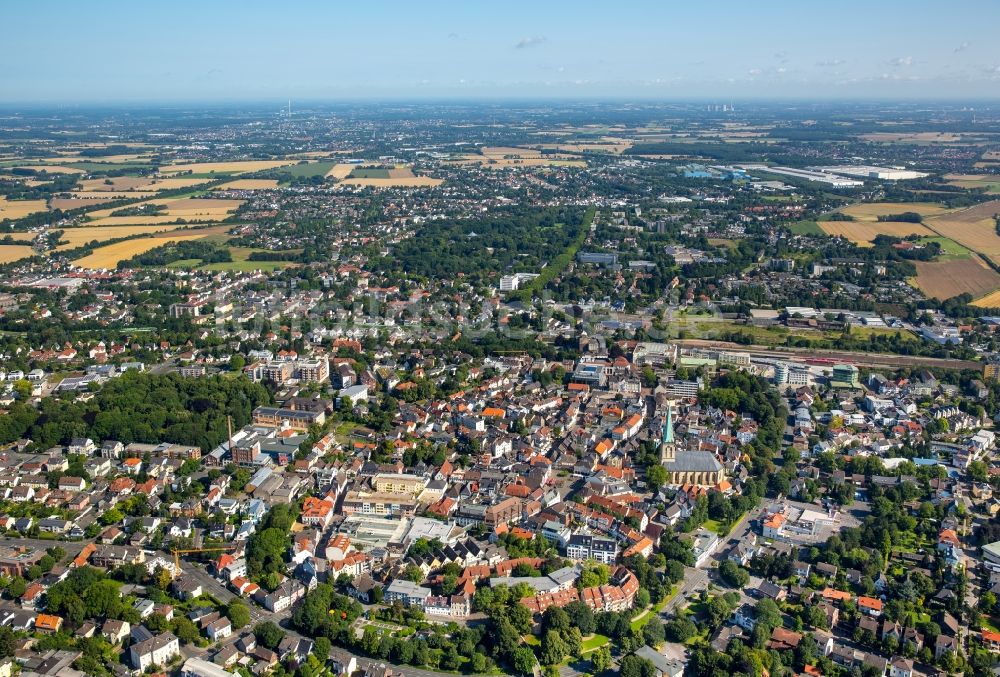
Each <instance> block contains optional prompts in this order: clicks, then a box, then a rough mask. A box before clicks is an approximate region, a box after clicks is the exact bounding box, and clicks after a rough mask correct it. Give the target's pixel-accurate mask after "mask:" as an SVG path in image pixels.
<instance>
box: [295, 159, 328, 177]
mask: <svg viewBox="0 0 1000 677" xmlns="http://www.w3.org/2000/svg"><path fill="white" fill-rule="evenodd" d="M336 166H337V162H336V161H335V160H328V161H325V162H302V163H299V164H296V165H292V166H290V167H284V168H282V170H281V173H282V174H291V175H292V176H293V177H298V178H310V177H313V176H329V174H330V171H331V170H332V169H333V168H334V167H336Z"/></svg>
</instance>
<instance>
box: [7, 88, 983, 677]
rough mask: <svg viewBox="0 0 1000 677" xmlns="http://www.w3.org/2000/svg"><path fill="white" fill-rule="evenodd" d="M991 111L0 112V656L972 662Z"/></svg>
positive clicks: (36, 672) (424, 667)
mask: <svg viewBox="0 0 1000 677" xmlns="http://www.w3.org/2000/svg"><path fill="white" fill-rule="evenodd" d="M970 106H971V104H970ZM806 115H807V116H808V117H803V116H806ZM998 133H1000V107H997V106H995V105H989V104H986V103H983V104H976V107H975V109H974V110H973V109H972V108H971V107H969V106H965V105H962V104H958V103H955V104H951V103H947V102H945V103H939V104H935V105H934V106H930V105H923V104H918V103H912V104H910V103H893V104H882V103H876V102H862V103H857V104H850V105H848V104H846V103H845V104H840V103H833V102H828V103H824V104H816V105H815V106H812V107H810V108H809V110H808V112H807V113H804V112H803V111H802V110H799V109H797V108H795V106H793V105H792V104H783V103H774V104H764V103H760V102H756V103H748V104H746V105H744V104H742V103H741V104H740V105H739V106H738V107H737V106H734V105H733V104H731V103H725V104H723V103H721V101H720V102H718V103H716V102H715V101H714V100H712V101H702V102H687V103H676V104H656V103H648V104H642V105H639V104H636V105H635V106H634V107H633V106H624V105H618V104H611V103H609V104H599V103H582V104H575V103H569V102H567V103H565V104H544V105H543V104H523V105H521V104H517V105H514V104H511V105H509V106H507V105H505V106H500V105H492V104H482V105H479V106H473V105H471V104H470V105H465V104H459V103H454V104H451V103H432V102H426V103H421V104H416V103H415V104H412V105H411V104H402V103H399V104H387V105H375V104H364V103H356V104H355V103H351V104H329V105H327V104H319V103H303V104H301V105H300V104H296V107H295V109H294V110H293V105H292V102H291V101H289V102H288V104H287V106H281V107H280V110H277V109H276V107H274V106H265V105H249V104H248V105H246V106H233V107H231V108H226V109H224V110H222V109H220V110H218V111H215V112H208V111H206V110H204V109H201V108H199V107H197V106H186V105H184V106H181V105H178V106H177V107H175V108H170V109H166V108H164V109H163V110H160V109H156V110H152V109H150V110H146V109H140V108H136V109H122V110H120V111H115V110H105V109H97V108H95V109H93V110H90V109H81V110H74V112H72V113H71V112H66V111H58V110H34V109H28V108H25V109H23V110H22V109H18V110H15V111H7V112H4V114H3V116H2V117H0V262H2V264H0V408H2V414H0V677H8V676H11V675H16V674H19V675H21V676H22V677H42V676H46V677H49V676H50V677H75V676H77V675H80V676H82V675H88V676H95V677H110V676H112V675H114V676H117V677H125V676H128V675H140V674H173V675H181V676H182V677H234V676H235V675H241V676H242V677H251V676H252V675H274V676H276V677H283V676H286V675H289V676H290V675H296V676H297V677H323V676H327V675H338V676H339V675H363V676H364V677H401V676H406V675H411V676H415V677H432V676H434V675H446V674H469V675H477V676H486V675H501V674H516V675H532V676H535V675H537V676H539V677H540V676H541V675H547V676H549V677H555V676H556V675H561V676H562V677H578V676H579V675H584V674H586V675H605V674H621V675H624V676H625V677H662V676H667V677H681V676H682V675H694V676H701V675H712V676H714V675H726V674H730V675H737V674H739V675H753V676H754V677H757V676H762V675H769V676H771V677H784V676H786V675H809V676H811V677H821V676H827V677H854V676H855V675H866V676H869V675H877V676H881V677H921V676H923V675H944V674H967V675H976V676H979V675H983V676H985V675H993V674H996V670H997V669H998V666H1000V602H998V597H1000V455H998V440H997V432H996V431H997V422H998V421H1000V335H998V331H997V329H998V327H1000V221H998V217H1000V200H998V199H997V197H996V196H997V193H998V192H1000V188H998V186H1000V179H997V176H998V171H1000V144H998V142H997V140H996V139H997V136H996V135H997V134H998ZM995 492H998V493H996V495H994V494H995Z"/></svg>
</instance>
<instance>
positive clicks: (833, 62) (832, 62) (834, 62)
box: [816, 59, 847, 68]
mask: <svg viewBox="0 0 1000 677" xmlns="http://www.w3.org/2000/svg"><path fill="white" fill-rule="evenodd" d="M845 63H847V62H846V61H844V60H843V59H826V60H825V61H817V62H816V65H817V66H819V67H820V68H832V67H834V66H842V65H844V64H845Z"/></svg>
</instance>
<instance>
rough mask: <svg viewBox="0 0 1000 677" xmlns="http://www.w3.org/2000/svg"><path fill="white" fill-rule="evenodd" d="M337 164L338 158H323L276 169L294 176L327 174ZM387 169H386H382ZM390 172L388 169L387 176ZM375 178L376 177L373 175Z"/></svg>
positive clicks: (278, 171) (280, 172)
mask: <svg viewBox="0 0 1000 677" xmlns="http://www.w3.org/2000/svg"><path fill="white" fill-rule="evenodd" d="M335 164H337V161H336V160H323V161H321V162H308V163H305V164H300V165H291V166H290V167H279V168H278V169H277V170H272V171H276V172H277V173H279V174H291V175H292V176H294V177H299V178H301V177H310V176H326V174H327V172H329V171H330V170H331V169H333V166H334V165H335ZM382 171H385V170H382ZM388 174H389V172H387V171H386V178H388ZM373 178H374V177H373Z"/></svg>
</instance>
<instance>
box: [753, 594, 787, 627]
mask: <svg viewBox="0 0 1000 677" xmlns="http://www.w3.org/2000/svg"><path fill="white" fill-rule="evenodd" d="M757 624H758V625H766V626H767V627H768V628H770V629H774V628H777V627H780V626H781V610H780V609H779V608H778V605H777V604H775V602H774V600H773V599H762V600H761V601H760V602H758V603H757Z"/></svg>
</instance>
